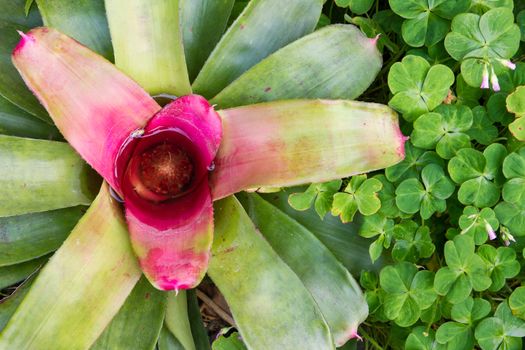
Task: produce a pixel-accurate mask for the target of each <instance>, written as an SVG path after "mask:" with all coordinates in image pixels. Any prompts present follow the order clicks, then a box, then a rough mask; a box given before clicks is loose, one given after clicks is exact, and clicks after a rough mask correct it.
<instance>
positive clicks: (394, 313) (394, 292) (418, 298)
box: [379, 262, 437, 327]
mask: <svg viewBox="0 0 525 350" xmlns="http://www.w3.org/2000/svg"><path fill="white" fill-rule="evenodd" d="M379 280H380V282H379V283H380V285H381V288H382V289H383V290H384V291H385V292H386V294H385V296H384V311H385V316H386V317H387V318H388V319H390V320H394V321H395V322H396V323H397V324H398V325H400V326H403V327H406V326H410V325H412V324H414V323H415V322H416V321H417V320H418V319H419V317H420V315H421V310H424V309H426V308H428V307H430V305H432V303H433V302H434V300H435V299H436V297H437V294H436V292H435V291H434V289H433V288H432V283H433V280H434V274H433V273H432V272H430V271H418V270H417V267H416V265H414V264H411V263H408V262H402V263H399V264H396V265H394V266H387V267H385V268H384V269H383V270H382V271H381V274H380V276H379Z"/></svg>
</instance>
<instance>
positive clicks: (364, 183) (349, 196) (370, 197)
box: [332, 175, 383, 223]
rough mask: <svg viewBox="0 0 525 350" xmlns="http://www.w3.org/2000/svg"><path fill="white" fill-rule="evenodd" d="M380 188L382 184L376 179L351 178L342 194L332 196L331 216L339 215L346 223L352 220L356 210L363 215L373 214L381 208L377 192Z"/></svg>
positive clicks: (360, 176)
mask: <svg viewBox="0 0 525 350" xmlns="http://www.w3.org/2000/svg"><path fill="white" fill-rule="evenodd" d="M382 188H383V184H382V183H381V181H379V180H377V179H374V178H371V179H367V178H366V175H357V176H353V177H352V179H351V180H350V182H349V184H348V186H346V188H345V190H344V192H339V193H336V194H335V195H334V202H333V205H332V215H334V216H336V215H339V216H340V217H341V221H342V222H344V223H346V222H350V221H352V220H353V219H354V215H355V213H357V211H358V210H359V212H360V213H361V214H363V215H372V214H375V213H376V212H377V211H378V210H379V208H380V207H381V201H380V200H379V197H378V195H377V192H379V191H380V190H381V189H382Z"/></svg>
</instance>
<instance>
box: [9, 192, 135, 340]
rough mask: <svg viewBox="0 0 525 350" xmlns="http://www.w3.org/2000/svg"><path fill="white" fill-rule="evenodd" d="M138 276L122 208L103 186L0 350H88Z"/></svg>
mask: <svg viewBox="0 0 525 350" xmlns="http://www.w3.org/2000/svg"><path fill="white" fill-rule="evenodd" d="M140 275H141V271H140V268H139V266H138V264H137V261H136V257H135V255H134V253H133V251H132V248H131V245H130V243H129V237H128V232H127V228H126V223H125V221H124V218H122V214H121V210H120V207H117V205H116V203H115V202H114V200H113V199H112V198H111V196H110V194H109V190H108V188H107V186H106V185H104V186H103V189H102V191H101V192H100V194H99V196H98V197H97V199H96V200H95V201H94V202H93V204H92V206H91V208H90V209H89V210H88V212H87V213H86V215H84V217H83V218H82V219H81V220H80V222H79V223H78V224H77V226H76V227H75V229H74V230H73V232H72V233H71V235H70V236H69V237H68V239H67V240H66V242H64V244H63V245H62V246H61V247H60V249H59V250H58V251H57V253H55V255H54V256H53V259H51V261H50V262H49V263H47V264H46V266H45V267H44V268H43V269H42V271H41V272H40V273H39V275H38V278H37V279H36V280H35V282H34V283H33V284H32V286H31V290H30V291H29V292H28V294H27V296H26V297H25V299H24V301H23V302H22V303H21V304H20V306H19V307H18V309H17V310H16V312H15V314H14V315H13V317H12V318H11V320H10V321H9V323H8V324H7V326H6V328H5V329H4V330H3V332H2V333H1V334H0V348H5V349H23V348H31V347H34V346H38V347H39V348H43V349H46V348H47V349H50V348H55V347H56V346H57V344H60V346H61V347H63V348H67V349H74V348H82V349H85V348H88V347H89V346H90V345H91V344H92V343H93V342H94V341H95V340H96V339H97V337H98V336H99V335H100V333H101V332H102V331H103V330H104V328H105V327H106V325H107V324H108V323H109V322H110V321H111V319H112V318H113V316H114V315H115V314H117V312H118V310H119V308H120V307H121V305H123V304H124V302H125V300H126V298H127V296H128V295H129V293H130V292H131V290H132V289H133V287H134V285H135V284H136V282H137V281H138V279H139V278H140ZM72 305H74V307H72ZM71 335H74V336H71Z"/></svg>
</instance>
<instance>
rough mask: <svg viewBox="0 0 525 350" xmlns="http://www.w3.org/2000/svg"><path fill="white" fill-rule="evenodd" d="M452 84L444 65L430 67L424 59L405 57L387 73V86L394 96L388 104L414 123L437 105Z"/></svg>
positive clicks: (451, 78)
mask: <svg viewBox="0 0 525 350" xmlns="http://www.w3.org/2000/svg"><path fill="white" fill-rule="evenodd" d="M453 83H454V74H453V73H452V71H451V70H450V69H449V68H448V67H447V66H443V65H441V64H438V65H435V66H432V67H431V66H430V64H429V63H428V62H427V61H426V60H425V59H424V58H421V57H418V56H412V55H409V56H405V57H404V58H403V60H402V61H401V62H396V63H394V65H393V66H392V68H390V72H389V73H388V87H389V88H390V91H392V93H393V94H394V97H392V99H391V100H390V101H389V103H388V105H389V106H390V107H392V108H394V109H395V110H397V111H399V112H400V113H402V114H403V118H405V119H406V120H407V121H414V120H416V119H417V118H418V117H419V116H420V115H422V114H424V113H426V112H429V111H432V110H434V109H435V108H436V107H437V106H439V105H440V104H441V102H443V100H444V99H445V97H446V96H447V94H448V91H449V88H450V86H451V85H452V84H453Z"/></svg>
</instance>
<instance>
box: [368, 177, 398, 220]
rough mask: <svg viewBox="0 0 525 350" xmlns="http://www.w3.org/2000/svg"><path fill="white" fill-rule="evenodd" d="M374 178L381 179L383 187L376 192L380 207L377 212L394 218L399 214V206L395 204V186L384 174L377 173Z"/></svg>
mask: <svg viewBox="0 0 525 350" xmlns="http://www.w3.org/2000/svg"><path fill="white" fill-rule="evenodd" d="M374 179H377V180H379V181H381V183H382V184H383V188H382V189H381V191H379V192H378V193H377V194H378V196H379V200H380V202H381V208H379V211H378V213H379V214H381V215H384V216H386V217H388V218H395V217H398V216H400V215H401V212H400V211H399V208H398V207H397V205H396V192H395V191H396V188H395V187H394V184H392V183H391V182H390V181H388V180H387V178H386V177H385V175H383V174H378V175H375V176H374Z"/></svg>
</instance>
